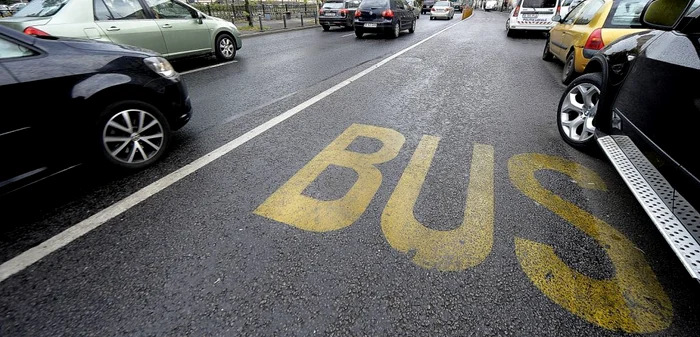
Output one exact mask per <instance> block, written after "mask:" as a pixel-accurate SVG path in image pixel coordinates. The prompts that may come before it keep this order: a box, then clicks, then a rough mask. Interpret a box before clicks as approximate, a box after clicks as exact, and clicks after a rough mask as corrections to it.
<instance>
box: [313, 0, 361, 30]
mask: <svg viewBox="0 0 700 337" xmlns="http://www.w3.org/2000/svg"><path fill="white" fill-rule="evenodd" d="M359 5H360V0H328V1H326V2H324V3H323V6H321V10H319V12H318V20H319V22H320V23H321V27H323V30H329V29H331V26H340V27H345V28H352V27H353V18H354V17H355V10H357V6H359Z"/></svg>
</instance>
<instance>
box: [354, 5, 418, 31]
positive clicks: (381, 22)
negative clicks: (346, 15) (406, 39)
mask: <svg viewBox="0 0 700 337" xmlns="http://www.w3.org/2000/svg"><path fill="white" fill-rule="evenodd" d="M405 29H408V32H409V33H413V32H415V31H416V16H415V15H414V14H413V11H412V10H411V9H410V6H409V5H408V4H407V3H406V1H405V0H362V2H361V3H360V6H359V7H358V8H357V11H355V36H357V38H360V39H361V38H362V36H363V35H364V34H365V33H390V34H391V36H392V37H394V38H397V37H399V34H400V32H401V31H402V30H405Z"/></svg>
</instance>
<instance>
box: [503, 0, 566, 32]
mask: <svg viewBox="0 0 700 337" xmlns="http://www.w3.org/2000/svg"><path fill="white" fill-rule="evenodd" d="M517 1H518V2H517V5H516V6H515V7H514V8H513V10H512V11H511V12H510V15H509V16H508V19H506V33H507V35H508V36H509V37H512V36H514V35H515V33H516V32H525V31H539V32H547V31H549V30H550V29H552V27H554V25H555V24H556V22H553V21H552V16H554V14H555V11H556V9H557V7H558V6H559V0H517Z"/></svg>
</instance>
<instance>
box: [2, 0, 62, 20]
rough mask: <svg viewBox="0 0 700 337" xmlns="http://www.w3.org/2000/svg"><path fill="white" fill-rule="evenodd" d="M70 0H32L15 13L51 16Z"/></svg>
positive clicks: (19, 15)
mask: <svg viewBox="0 0 700 337" xmlns="http://www.w3.org/2000/svg"><path fill="white" fill-rule="evenodd" d="M68 1H70V0H34V1H32V2H30V3H28V4H27V6H26V7H24V8H22V9H21V10H20V11H19V12H17V13H15V15H14V16H16V17H36V18H41V17H47V16H52V15H54V14H56V13H58V11H60V10H61V8H63V6H64V5H65V4H66V3H68Z"/></svg>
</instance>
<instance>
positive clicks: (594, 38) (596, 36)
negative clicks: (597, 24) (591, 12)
mask: <svg viewBox="0 0 700 337" xmlns="http://www.w3.org/2000/svg"><path fill="white" fill-rule="evenodd" d="M603 47H605V42H603V34H602V30H601V29H600V28H598V29H596V30H594V31H593V32H592V33H591V35H590V36H588V40H587V41H586V44H585V45H584V46H583V48H584V49H593V50H601V49H603Z"/></svg>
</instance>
